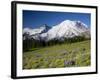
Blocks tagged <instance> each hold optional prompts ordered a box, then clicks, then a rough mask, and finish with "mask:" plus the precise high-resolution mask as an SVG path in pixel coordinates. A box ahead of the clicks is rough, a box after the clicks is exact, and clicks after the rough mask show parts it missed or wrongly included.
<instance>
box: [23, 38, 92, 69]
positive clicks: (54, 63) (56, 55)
mask: <svg viewBox="0 0 100 80" xmlns="http://www.w3.org/2000/svg"><path fill="white" fill-rule="evenodd" d="M90 57H91V56H90V40H87V41H82V42H76V43H71V44H65V43H64V44H61V45H55V46H48V47H44V48H39V49H35V50H33V51H32V50H31V51H29V52H24V53H23V69H38V68H56V67H57V68H61V67H83V66H90V64H91V63H90V61H91V59H90Z"/></svg>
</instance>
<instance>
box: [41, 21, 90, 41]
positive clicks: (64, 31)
mask: <svg viewBox="0 0 100 80" xmlns="http://www.w3.org/2000/svg"><path fill="white" fill-rule="evenodd" d="M87 31H88V32H89V29H88V27H87V25H85V24H84V23H82V22H80V21H70V20H65V21H63V22H61V23H60V24H58V25H56V26H53V27H52V28H51V29H50V30H49V31H48V32H47V33H43V34H41V37H42V38H45V39H47V40H51V39H61V38H69V37H70V38H71V37H74V36H80V35H82V33H84V32H87Z"/></svg>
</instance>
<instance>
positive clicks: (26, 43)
mask: <svg viewBox="0 0 100 80" xmlns="http://www.w3.org/2000/svg"><path fill="white" fill-rule="evenodd" d="M87 39H90V38H85V37H84V36H75V37H73V38H64V39H63V40H57V39H53V40H50V41H43V40H35V39H32V38H29V37H28V38H26V39H24V40H23V51H29V50H31V49H32V50H34V49H36V48H41V47H46V46H53V45H56V44H59V45H61V44H63V43H65V44H66V43H67V44H70V43H74V42H80V41H84V40H87Z"/></svg>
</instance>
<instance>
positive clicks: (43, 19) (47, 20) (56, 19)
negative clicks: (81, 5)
mask: <svg viewBox="0 0 100 80" xmlns="http://www.w3.org/2000/svg"><path fill="white" fill-rule="evenodd" d="M64 20H78V21H82V22H83V23H85V24H86V25H87V26H88V27H90V26H91V25H90V24H91V22H90V20H91V15H90V14H89V13H70V12H51V11H50V12H48V11H30V10H23V27H24V28H25V27H29V28H36V27H39V26H41V25H43V24H47V25H48V26H53V25H56V24H59V23H60V22H62V21H64Z"/></svg>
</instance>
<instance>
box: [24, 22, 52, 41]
mask: <svg viewBox="0 0 100 80" xmlns="http://www.w3.org/2000/svg"><path fill="white" fill-rule="evenodd" d="M49 29H50V27H49V26H47V25H46V24H44V25H42V26H41V27H38V28H35V29H32V28H24V29H23V34H28V36H29V38H33V39H38V40H39V38H40V34H42V33H46V32H47V31H48V30H49Z"/></svg>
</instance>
